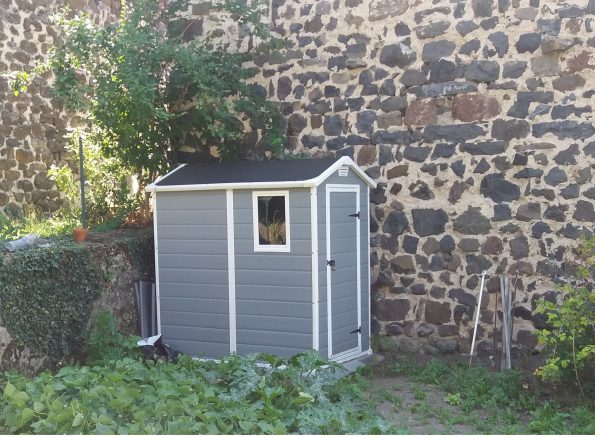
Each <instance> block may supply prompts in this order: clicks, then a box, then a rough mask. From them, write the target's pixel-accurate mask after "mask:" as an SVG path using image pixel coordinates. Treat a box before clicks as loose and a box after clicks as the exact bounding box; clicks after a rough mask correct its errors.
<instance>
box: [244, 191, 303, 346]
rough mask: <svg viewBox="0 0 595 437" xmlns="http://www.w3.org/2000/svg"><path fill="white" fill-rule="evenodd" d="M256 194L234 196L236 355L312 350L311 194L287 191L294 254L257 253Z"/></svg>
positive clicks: (292, 252)
mask: <svg viewBox="0 0 595 437" xmlns="http://www.w3.org/2000/svg"><path fill="white" fill-rule="evenodd" d="M252 221H253V214H252V191H251V190H236V191H234V222H235V237H236V239H235V264H236V314H237V351H238V353H240V354H248V353H254V352H269V353H274V354H278V355H281V356H291V355H294V354H296V353H299V352H303V351H304V350H310V349H312V273H311V272H312V258H311V253H312V243H311V230H310V229H311V226H310V191H309V190H307V189H290V190H289V222H290V248H291V252H289V253H285V252H274V253H266V252H255V251H254V228H253V223H252Z"/></svg>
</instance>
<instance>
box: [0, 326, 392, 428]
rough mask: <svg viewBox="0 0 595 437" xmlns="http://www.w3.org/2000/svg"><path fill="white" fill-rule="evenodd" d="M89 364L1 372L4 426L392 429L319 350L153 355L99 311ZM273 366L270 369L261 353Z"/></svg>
mask: <svg viewBox="0 0 595 437" xmlns="http://www.w3.org/2000/svg"><path fill="white" fill-rule="evenodd" d="M95 326H96V328H95V331H94V333H93V334H91V341H90V353H89V358H90V361H89V363H88V365H85V366H80V365H75V366H67V367H63V368H62V369H60V370H59V371H58V372H57V373H54V374H52V373H50V372H44V373H41V374H39V375H38V376H36V377H33V378H27V377H24V376H21V375H17V374H14V373H7V374H5V375H4V376H3V377H2V390H3V395H2V398H1V399H0V430H1V431H2V432H7V433H8V432H9V433H43V434H62V433H64V434H77V433H90V434H115V433H118V434H198V433H200V434H222V433H223V434H286V433H302V434H345V433H364V434H368V433H372V434H378V433H388V432H390V431H391V430H392V428H391V427H390V426H389V425H388V423H387V422H386V421H385V420H384V419H382V418H381V417H379V416H378V415H377V414H376V412H375V410H374V408H373V407H374V406H373V404H372V403H370V402H368V401H366V400H365V399H364V398H363V397H360V396H359V394H360V393H359V391H357V390H353V389H351V384H347V383H346V382H343V381H341V382H337V380H336V378H335V375H334V372H335V370H336V369H337V365H335V364H333V363H330V362H328V361H326V360H322V359H320V357H318V355H317V354H315V353H303V354H300V355H296V356H294V357H293V358H291V359H288V360H283V359H280V358H278V357H275V356H272V355H266V354H262V355H254V356H249V357H239V356H231V357H227V358H225V359H224V360H223V361H222V362H221V363H215V362H212V361H198V360H193V359H191V358H190V357H189V356H181V357H180V358H179V359H178V361H177V362H176V363H171V362H154V361H151V360H149V361H145V360H143V359H142V358H141V357H139V354H138V350H137V349H135V348H134V343H135V341H134V339H129V338H123V337H121V336H119V334H118V333H117V331H115V329H114V327H113V323H112V322H111V321H110V318H109V316H108V317H106V316H105V315H100V316H98V318H97V319H96V325H95ZM259 361H260V362H266V363H268V364H269V365H270V367H269V368H265V367H262V366H259V365H258V362H259Z"/></svg>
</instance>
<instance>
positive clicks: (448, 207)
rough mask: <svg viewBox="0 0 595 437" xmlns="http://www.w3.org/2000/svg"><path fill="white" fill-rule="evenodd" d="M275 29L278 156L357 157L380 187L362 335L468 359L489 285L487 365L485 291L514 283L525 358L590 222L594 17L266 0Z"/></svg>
mask: <svg viewBox="0 0 595 437" xmlns="http://www.w3.org/2000/svg"><path fill="white" fill-rule="evenodd" d="M271 15H272V18H271V26H272V28H273V29H274V31H275V32H276V33H277V34H278V35H279V36H280V37H281V38H283V40H284V41H285V42H286V50H284V51H280V52H279V53H275V54H274V55H273V56H272V57H269V58H267V59H262V60H261V62H259V63H258V66H260V67H262V68H263V73H262V77H260V78H259V80H258V83H259V84H260V86H262V87H263V90H262V91H263V92H267V93H268V95H269V97H270V98H271V99H274V100H277V101H279V102H280V104H281V107H282V108H283V111H284V113H285V114H286V115H287V117H288V125H287V136H288V137H287V146H288V148H290V149H291V150H293V151H294V152H295V153H305V154H308V155H312V156H319V155H323V154H336V155H349V156H352V157H353V158H354V159H355V160H356V161H357V163H358V164H359V165H361V166H362V167H363V168H364V169H365V170H366V172H367V173H368V174H369V175H370V176H371V177H373V178H374V179H375V180H377V181H378V182H379V184H378V188H377V189H376V190H375V191H374V192H373V193H372V194H371V202H372V219H371V222H372V229H371V231H372V241H371V244H372V260H371V262H372V269H373V274H372V281H373V283H372V300H373V302H372V311H373V326H372V330H373V332H374V333H379V334H384V335H388V336H390V338H391V339H392V340H393V341H394V344H395V347H401V348H403V349H410V350H419V349H420V348H421V349H423V350H426V351H436V350H439V351H442V352H452V351H456V350H459V351H463V352H464V351H468V350H469V348H470V337H471V336H472V333H473V327H472V323H471V322H472V317H473V314H474V310H475V307H476V305H477V299H478V294H479V282H480V274H481V272H482V271H483V270H486V271H487V278H486V281H487V282H486V289H487V290H486V291H487V293H486V294H485V297H484V299H483V301H482V302H481V303H480V322H481V323H480V328H479V329H478V333H477V334H478V339H479V341H480V345H479V347H480V350H481V351H484V352H488V353H489V352H491V350H492V341H493V340H492V338H493V335H494V331H493V319H494V311H495V306H496V298H497V296H499V295H497V294H496V292H497V291H498V290H499V279H498V276H497V274H498V273H502V272H503V273H509V274H510V275H513V276H514V275H515V274H516V273H517V272H518V274H519V282H518V294H517V304H516V308H515V310H514V316H515V323H514V340H515V341H516V342H517V344H519V345H521V346H525V347H528V348H533V347H535V345H536V340H535V337H534V335H533V331H534V330H535V328H541V327H543V326H544V319H543V317H542V316H540V315H537V314H535V308H536V303H537V301H538V300H539V299H540V298H542V297H544V298H547V299H555V296H556V292H555V291H554V290H555V289H556V287H555V285H554V284H553V282H552V278H553V277H554V276H555V275H561V274H564V270H565V264H564V262H565V261H566V260H567V259H568V256H569V254H570V251H571V249H572V248H574V247H576V246H577V244H578V239H579V238H580V236H581V235H586V236H588V235H591V234H592V232H593V224H594V223H595V210H594V203H595V185H594V176H593V174H594V172H595V127H594V126H593V112H592V106H593V104H594V103H595V98H594V96H595V31H594V27H595V0H589V1H587V0H583V1H581V0H577V2H576V3H563V2H557V1H551V0H545V1H544V0H471V1H440V0H437V1H433V2H431V1H424V0H421V1H409V0H334V1H332V0H328V1H327V0H318V1H311V0H310V1H308V0H302V1H297V0H272V14H271ZM557 269H559V270H557ZM495 334H496V336H498V335H499V334H498V332H497V331H496V333H495Z"/></svg>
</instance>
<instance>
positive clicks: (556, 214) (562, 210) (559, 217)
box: [543, 205, 568, 222]
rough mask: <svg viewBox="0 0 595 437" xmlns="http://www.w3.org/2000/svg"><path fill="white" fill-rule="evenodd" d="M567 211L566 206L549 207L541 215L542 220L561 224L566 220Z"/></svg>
mask: <svg viewBox="0 0 595 437" xmlns="http://www.w3.org/2000/svg"><path fill="white" fill-rule="evenodd" d="M567 210H568V205H550V206H548V207H547V209H546V210H545V212H544V213H543V218H546V219H548V220H554V221H557V222H563V221H565V220H566V211H567Z"/></svg>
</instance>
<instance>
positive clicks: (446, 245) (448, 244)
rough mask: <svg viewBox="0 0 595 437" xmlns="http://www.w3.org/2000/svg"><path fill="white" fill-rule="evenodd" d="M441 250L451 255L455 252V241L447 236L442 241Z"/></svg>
mask: <svg viewBox="0 0 595 437" xmlns="http://www.w3.org/2000/svg"><path fill="white" fill-rule="evenodd" d="M440 250H442V251H443V252H447V253H451V252H452V251H453V250H455V240H454V238H452V236H450V235H445V236H444V237H442V239H441V240H440Z"/></svg>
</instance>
